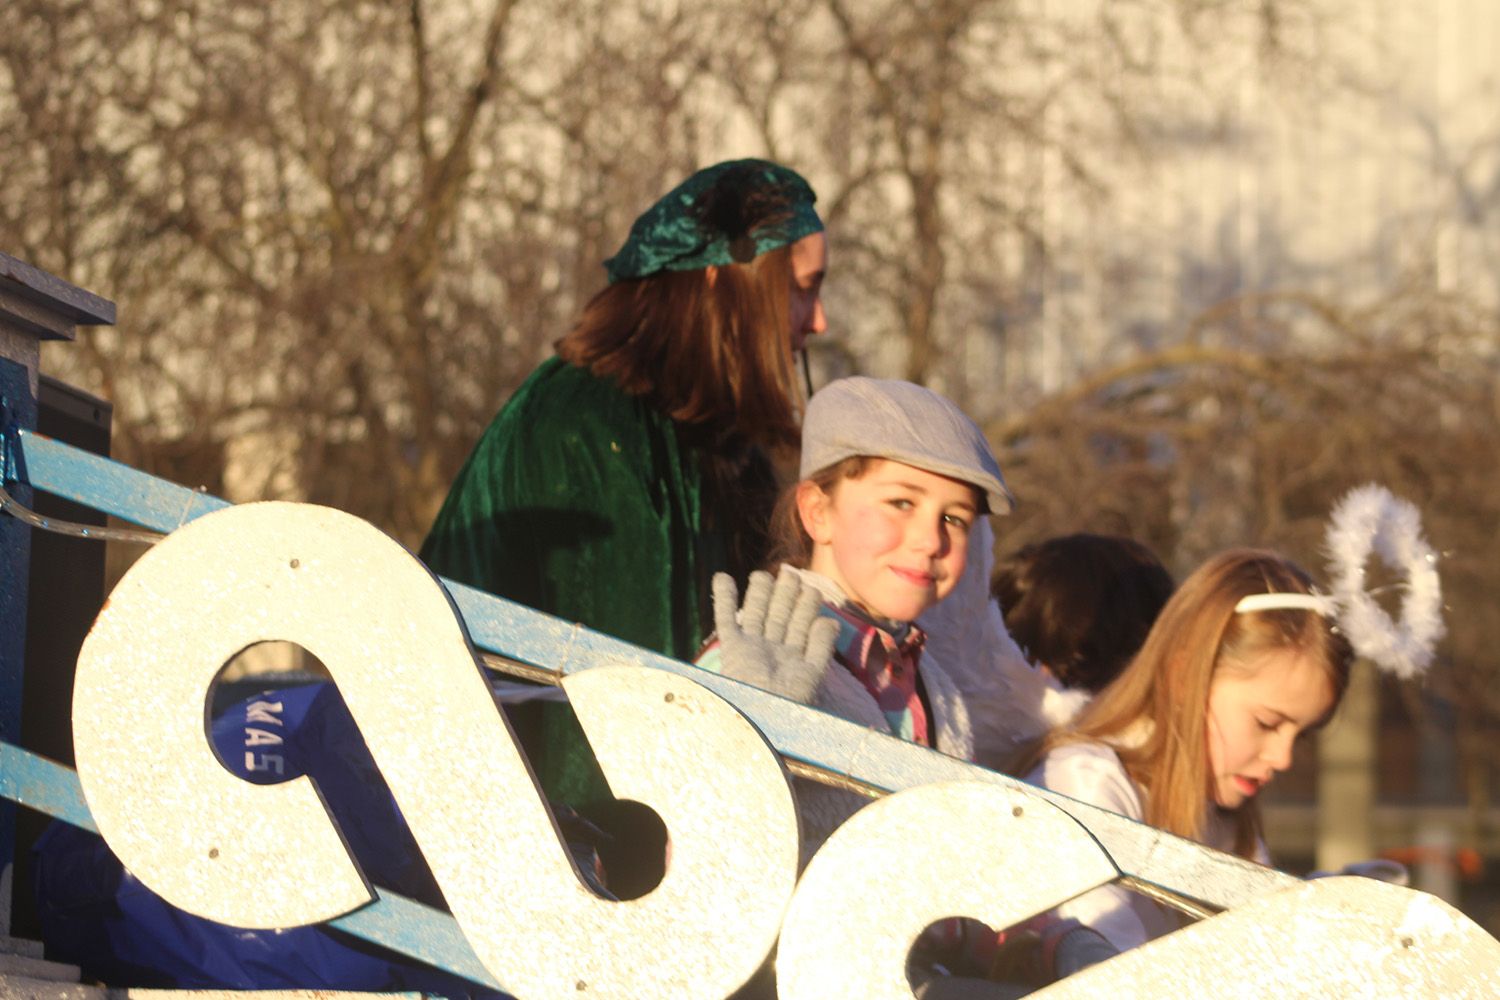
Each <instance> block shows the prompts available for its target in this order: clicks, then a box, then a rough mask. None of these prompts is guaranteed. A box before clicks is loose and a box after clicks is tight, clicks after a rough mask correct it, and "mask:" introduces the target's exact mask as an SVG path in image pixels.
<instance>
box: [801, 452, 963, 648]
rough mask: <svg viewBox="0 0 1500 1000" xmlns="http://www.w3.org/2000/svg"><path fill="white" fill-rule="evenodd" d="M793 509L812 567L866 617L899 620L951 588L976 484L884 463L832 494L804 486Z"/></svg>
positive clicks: (911, 616) (959, 571)
mask: <svg viewBox="0 0 1500 1000" xmlns="http://www.w3.org/2000/svg"><path fill="white" fill-rule="evenodd" d="M797 507H798V511H799V513H800V514H801V516H802V524H803V527H805V528H806V529H807V533H808V535H809V536H810V537H811V538H812V541H813V554H812V563H811V566H810V567H809V568H810V569H812V570H813V571H814V572H816V573H821V574H823V575H824V576H826V577H828V578H829V579H831V580H833V581H834V582H835V583H837V584H838V585H839V586H840V587H841V588H842V589H843V591H844V593H845V594H847V595H849V597H850V599H852V600H853V601H854V602H855V603H856V604H857V605H859V606H860V607H861V608H863V609H864V610H865V611H866V612H867V613H869V614H870V615H873V616H874V617H876V618H885V619H890V620H892V621H899V622H909V621H911V620H912V619H914V618H916V617H917V615H919V614H921V613H922V612H923V611H924V610H926V609H927V608H929V607H931V606H932V605H933V604H936V603H937V602H938V601H940V600H942V599H943V598H944V597H946V596H947V595H948V594H949V592H951V591H952V590H953V588H954V586H955V585H956V584H957V583H958V578H959V577H960V576H962V575H963V572H964V563H965V562H966V561H967V559H968V554H969V530H970V528H971V527H972V526H973V524H974V520H975V518H977V517H978V516H979V505H978V501H977V497H976V491H975V489H974V487H973V486H971V485H969V484H968V483H964V482H960V481H959V480H957V479H949V478H948V477H947V476H940V475H938V474H936V473H933V472H927V471H925V470H922V469H917V468H913V467H912V466H910V465H902V464H901V463H899V462H892V461H887V460H884V459H880V460H877V461H875V462H873V463H872V464H871V465H870V466H869V467H868V468H867V469H866V470H865V473H864V475H862V476H860V477H859V478H858V479H841V480H839V482H838V483H837V484H836V485H835V486H834V488H833V492H832V495H829V494H827V493H824V492H823V491H822V490H821V489H819V488H818V487H817V486H816V485H815V484H813V483H811V482H807V481H804V482H803V483H802V484H801V486H800V487H799V488H798V493H797Z"/></svg>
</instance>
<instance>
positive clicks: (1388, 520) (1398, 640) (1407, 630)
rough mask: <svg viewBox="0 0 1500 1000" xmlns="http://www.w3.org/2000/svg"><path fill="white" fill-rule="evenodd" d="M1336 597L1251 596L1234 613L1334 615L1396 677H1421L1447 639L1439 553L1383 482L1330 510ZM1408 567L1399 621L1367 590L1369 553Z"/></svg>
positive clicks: (1412, 511)
mask: <svg viewBox="0 0 1500 1000" xmlns="http://www.w3.org/2000/svg"><path fill="white" fill-rule="evenodd" d="M1324 548H1325V549H1326V550H1327V552H1328V558H1329V571H1330V575H1331V576H1332V578H1333V593H1332V594H1326V595H1325V594H1317V593H1313V594H1287V593H1281V594H1275V593H1273V594H1251V595H1250V596H1249V597H1243V598H1241V599H1240V601H1239V603H1238V604H1236V605H1235V606H1234V610H1235V612H1236V613H1239V612H1246V611H1273V610H1276V609H1278V608H1305V609H1307V610H1309V611H1316V612H1318V613H1319V614H1323V615H1326V616H1328V617H1329V618H1332V619H1333V620H1334V621H1335V622H1336V623H1337V625H1338V629H1339V631H1341V632H1343V633H1344V634H1345V635H1346V636H1348V637H1349V643H1350V645H1352V646H1353V647H1354V651H1355V652H1356V653H1358V654H1359V655H1360V656H1363V657H1365V658H1366V659H1369V660H1373V661H1374V662H1375V664H1376V665H1377V666H1378V667H1380V669H1382V670H1386V671H1389V672H1390V673H1393V674H1395V675H1396V676H1397V677H1404V678H1412V677H1418V676H1420V675H1421V674H1422V673H1423V672H1425V671H1426V670H1427V668H1428V666H1430V665H1431V663H1432V657H1433V648H1434V647H1435V646H1436V645H1437V643H1438V640H1439V639H1441V638H1442V637H1443V632H1444V626H1443V591H1442V586H1441V584H1440V582H1439V580H1438V572H1437V555H1436V554H1435V553H1434V552H1433V551H1432V548H1431V547H1430V546H1428V544H1427V541H1426V539H1424V538H1423V537H1422V520H1421V515H1420V514H1419V513H1418V512H1417V508H1416V507H1414V506H1412V505H1411V504H1409V503H1407V502H1406V501H1404V500H1398V499H1397V498H1396V497H1395V495H1393V494H1392V493H1391V491H1390V490H1388V489H1386V488H1385V487H1384V486H1376V485H1375V484H1373V483H1371V484H1367V485H1365V486H1361V487H1359V488H1358V489H1354V490H1350V491H1349V493H1348V494H1346V495H1345V496H1344V498H1343V499H1342V500H1340V501H1339V502H1338V505H1337V506H1336V507H1334V509H1333V515H1332V517H1331V518H1330V519H1329V524H1328V534H1327V536H1326V538H1325V540H1324ZM1371 552H1374V553H1375V554H1376V555H1378V556H1379V557H1380V559H1381V561H1382V562H1384V563H1385V564H1386V565H1387V566H1389V567H1391V568H1392V569H1394V570H1397V571H1400V572H1404V573H1405V574H1406V581H1405V583H1404V584H1403V589H1404V591H1405V593H1404V594H1402V597H1401V622H1400V624H1399V625H1398V624H1397V623H1396V622H1394V621H1392V620H1391V616H1390V615H1388V614H1386V612H1385V610H1384V609H1383V608H1381V606H1380V605H1379V604H1378V603H1376V601H1375V598H1374V597H1373V596H1372V595H1371V594H1370V593H1369V591H1367V590H1366V589H1365V563H1366V562H1368V561H1369V558H1370V553H1371Z"/></svg>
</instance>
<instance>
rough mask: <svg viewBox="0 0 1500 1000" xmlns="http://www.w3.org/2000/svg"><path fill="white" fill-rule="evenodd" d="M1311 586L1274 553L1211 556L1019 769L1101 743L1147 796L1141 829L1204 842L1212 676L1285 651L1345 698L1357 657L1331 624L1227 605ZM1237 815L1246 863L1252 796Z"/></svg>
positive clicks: (1256, 831)
mask: <svg viewBox="0 0 1500 1000" xmlns="http://www.w3.org/2000/svg"><path fill="white" fill-rule="evenodd" d="M1311 589H1312V585H1311V581H1310V580H1309V579H1308V577H1307V574H1306V573H1304V572H1303V571H1302V570H1301V569H1299V568H1298V567H1297V566H1296V565H1295V564H1293V563H1292V562H1290V561H1288V560H1286V559H1284V558H1282V557H1281V556H1279V555H1277V554H1276V553H1274V552H1267V551H1263V550H1258V549H1233V550H1230V551H1228V552H1224V553H1222V554H1220V555H1218V556H1215V557H1214V558H1213V559H1210V560H1209V561H1208V562H1207V563H1205V564H1204V565H1203V566H1202V567H1200V568H1199V569H1198V570H1197V571H1196V572H1194V573H1193V574H1192V575H1191V576H1189V577H1188V578H1187V579H1186V580H1185V581H1183V583H1182V586H1181V587H1179V588H1178V589H1177V592H1176V593H1175V594H1174V595H1173V596H1172V598H1171V599H1170V600H1168V601H1167V604H1166V607H1164V608H1163V609H1162V612H1161V615H1160V616H1159V617H1158V618H1157V619H1156V624H1155V625H1154V626H1152V628H1151V631H1150V633H1148V634H1147V636H1146V642H1145V644H1144V645H1143V646H1142V647H1141V651H1140V652H1139V653H1138V654H1137V655H1136V657H1135V659H1134V660H1132V661H1131V663H1130V666H1128V667H1127V668H1126V669H1125V671H1124V673H1122V674H1121V675H1120V676H1119V678H1118V679H1116V680H1115V682H1114V683H1113V684H1111V685H1109V686H1108V687H1106V688H1105V689H1104V690H1103V691H1102V692H1101V693H1100V694H1099V695H1098V696H1097V697H1096V698H1095V699H1094V700H1093V701H1092V702H1090V703H1089V705H1088V707H1087V708H1085V709H1084V710H1083V712H1082V713H1081V714H1080V715H1079V717H1078V718H1077V719H1076V720H1075V721H1074V722H1073V723H1072V725H1070V726H1067V727H1065V728H1062V729H1055V730H1053V731H1052V732H1050V733H1048V734H1047V735H1046V736H1045V737H1044V738H1043V739H1042V740H1041V741H1040V742H1039V743H1038V744H1037V745H1036V746H1035V747H1033V748H1032V750H1031V752H1030V753H1028V754H1027V755H1026V756H1025V759H1024V760H1023V761H1022V762H1021V767H1020V768H1018V769H1017V770H1018V771H1020V772H1021V773H1025V771H1027V770H1030V769H1031V768H1032V767H1034V766H1035V765H1036V764H1037V763H1038V762H1039V761H1040V760H1041V759H1042V757H1044V756H1045V755H1046V753H1047V751H1049V750H1051V749H1053V748H1054V747H1058V746H1063V745H1066V744H1069V743H1075V742H1079V741H1085V740H1088V741H1099V742H1103V743H1107V744H1108V745H1109V746H1110V747H1111V748H1112V749H1113V750H1114V751H1115V753H1116V754H1118V756H1119V758H1120V763H1121V764H1122V765H1124V767H1125V771H1126V773H1128V774H1129V775H1130V777H1131V779H1132V780H1133V781H1134V782H1135V783H1136V784H1137V785H1139V786H1140V787H1141V788H1142V790H1143V792H1144V795H1143V797H1144V799H1145V820H1146V822H1147V823H1148V824H1150V825H1151V826H1154V827H1157V828H1158V829H1161V830H1166V831H1167V832H1168V833H1175V834H1177V835H1178V836H1181V837H1187V838H1190V839H1194V840H1201V839H1202V837H1203V835H1204V832H1205V827H1206V823H1207V815H1208V802H1209V783H1210V775H1209V768H1208V753H1207V746H1208V742H1207V740H1208V695H1209V689H1210V687H1211V685H1212V682H1213V679H1214V675H1215V674H1216V672H1217V671H1219V670H1229V671H1236V672H1242V671H1246V670H1248V669H1250V668H1249V667H1248V666H1247V664H1248V663H1249V662H1250V661H1252V660H1253V659H1255V658H1256V657H1258V656H1259V655H1260V654H1262V653H1266V652H1269V651H1273V650H1279V649H1292V650H1295V651H1296V652H1298V653H1299V654H1301V655H1303V656H1305V657H1307V658H1308V659H1309V660H1310V661H1311V662H1313V663H1315V664H1317V665H1318V666H1319V667H1320V668H1321V669H1322V670H1323V671H1324V673H1325V674H1326V676H1327V677H1328V680H1329V682H1330V683H1331V685H1332V687H1333V692H1334V700H1333V705H1334V707H1337V705H1338V703H1339V701H1340V700H1342V698H1343V696H1344V690H1345V688H1346V687H1347V686H1348V683H1349V668H1350V664H1351V662H1352V661H1353V653H1352V651H1351V650H1350V647H1349V644H1348V641H1347V640H1346V639H1345V638H1344V637H1343V635H1342V634H1340V633H1339V632H1338V631H1336V630H1335V629H1334V628H1333V627H1332V625H1331V623H1330V622H1329V620H1328V619H1327V618H1325V617H1324V616H1323V615H1321V614H1319V613H1318V612H1316V611H1308V610H1303V609H1292V608H1288V609H1278V610H1273V611H1258V612H1246V613H1236V612H1235V610H1234V608H1235V605H1236V604H1238V603H1239V601H1240V599H1241V598H1243V597H1247V596H1249V595H1251V594H1265V593H1298V594H1305V593H1309V592H1310V591H1311ZM1331 711H1332V709H1330V713H1331ZM1137 736H1140V737H1142V738H1139V739H1137V738H1136V737H1137ZM1234 818H1235V848H1234V849H1235V852H1236V853H1237V854H1240V855H1242V856H1244V857H1253V856H1254V853H1255V844H1256V841H1257V839H1258V838H1259V835H1260V812H1259V809H1258V807H1257V805H1256V803H1255V800H1253V799H1251V800H1250V801H1248V802H1247V803H1246V804H1245V805H1243V806H1241V807H1239V808H1238V809H1236V810H1235V811H1234Z"/></svg>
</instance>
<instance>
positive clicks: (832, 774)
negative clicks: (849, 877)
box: [0, 430, 1295, 986]
mask: <svg viewBox="0 0 1500 1000" xmlns="http://www.w3.org/2000/svg"><path fill="white" fill-rule="evenodd" d="M7 446H8V447H10V448H13V449H19V454H16V455H13V456H11V457H12V459H14V460H15V461H13V463H12V467H14V468H19V469H21V470H24V471H23V474H24V476H25V478H26V481H27V482H28V483H29V485H30V486H32V487H33V488H35V489H39V490H43V491H45V492H48V493H51V494H53V495H56V496H59V497H62V498H65V499H68V500H73V501H75V502H78V503H82V504H85V505H87V506H90V507H93V508H95V509H97V510H100V511H103V512H105V513H107V514H111V515H113V516H115V517H118V518H121V519H123V520H126V521H129V522H131V523H133V524H136V525H140V526H142V527H145V528H149V529H152V530H154V531H160V532H170V531H172V530H174V529H176V528H178V527H180V526H182V525H183V524H186V523H187V522H189V521H191V520H193V519H195V518H197V517H201V516H203V515H204V514H207V513H209V512H211V511H215V510H219V509H221V508H223V507H226V506H229V504H228V502H227V501H225V500H222V499H220V498H218V497H214V496H210V495H208V494H206V493H203V492H200V491H196V490H191V489H188V488H186V487H183V486H179V485H177V484H175V483H170V482H167V481H165V480H162V479H158V478H156V477H153V476H150V475H147V474H146V473H143V472H140V471H139V470H136V469H133V468H130V467H129V466H126V465H122V464H120V463H118V462H113V461H111V460H109V459H105V458H101V457H99V456H96V455H92V454H89V453H87V452H84V451H81V450H79V449H76V448H73V447H71V446H69V445H66V444H63V443H61V442H58V441H55V440H53V439H51V438H48V437H46V436H45V435H41V434H37V433H35V432H31V431H25V430H22V431H20V432H19V433H18V434H15V435H13V436H12V437H11V439H10V440H9V441H8V442H7ZM442 583H443V585H444V587H446V588H447V590H448V593H449V594H450V596H451V597H452V598H453V601H454V604H455V605H456V606H457V608H458V610H459V613H460V615H461V616H462V618H463V620H464V623H465V625H466V627H467V629H468V633H469V636H470V638H471V639H472V641H473V643H474V644H475V645H476V646H477V647H479V648H480V649H482V650H487V651H489V652H491V653H494V654H498V655H499V656H502V657H505V658H508V659H511V660H515V661H520V662H521V663H524V664H531V665H534V666H536V667H538V668H541V670H542V671H544V672H547V673H552V674H557V675H567V674H572V673H577V672H579V671H583V670H587V669H589V668H590V667H593V666H599V665H603V664H619V663H621V662H628V663H635V664H639V665H641V666H646V667H652V668H656V669H660V670H667V671H670V672H673V673H676V674H679V675H683V676H686V677H689V678H690V679H692V680H693V681H695V682H697V683H699V684H702V685H703V686H705V687H707V688H709V689H710V690H712V691H714V692H715V693H716V694H718V695H720V696H721V697H723V698H725V699H726V700H728V701H729V702H730V703H732V704H733V705H734V706H735V707H736V708H738V709H739V711H740V712H742V713H743V714H744V715H745V716H746V717H747V718H748V719H749V720H750V721H751V722H752V723H753V724H754V725H755V726H756V727H757V728H759V729H760V730H761V732H762V733H763V734H764V736H765V737H766V739H767V741H768V742H770V743H771V745H772V746H774V747H775V748H776V750H777V751H778V752H779V753H780V754H781V755H782V756H783V757H784V758H785V759H786V760H787V761H788V763H789V765H790V766H793V768H794V769H797V770H798V773H804V774H809V775H811V776H814V777H817V776H819V775H821V776H823V777H825V778H828V779H830V780H833V781H835V782H838V781H841V780H842V781H847V782H852V783H853V784H856V785H858V786H861V787H864V788H866V789H870V790H873V791H874V792H875V793H876V794H879V793H882V792H893V791H899V790H901V789H904V788H911V787H915V786H917V785H922V784H927V783H931V782H935V781H954V780H968V781H983V782H990V783H994V784H999V785H1002V786H1005V787H1007V788H1017V787H1019V788H1021V789H1023V790H1024V791H1026V792H1028V793H1030V794H1033V795H1036V796H1039V797H1042V798H1045V799H1047V800H1048V801H1050V802H1052V803H1053V804H1055V805H1056V806H1058V807H1059V808H1061V809H1062V810H1063V811H1064V812H1066V813H1068V814H1069V815H1071V816H1072V817H1073V818H1074V819H1076V820H1077V821H1079V822H1080V823H1082V824H1083V826H1084V827H1086V828H1087V829H1088V831H1089V832H1090V833H1091V834H1092V835H1093V836H1094V838H1095V839H1096V840H1097V841H1098V842H1099V844H1100V846H1101V847H1102V848H1103V849H1104V851H1105V852H1106V853H1107V854H1108V856H1109V857H1110V859H1111V860H1112V861H1113V862H1114V864H1115V866H1116V867H1117V868H1118V869H1119V871H1120V872H1121V875H1122V877H1123V878H1125V879H1126V880H1127V881H1128V882H1129V883H1130V884H1132V885H1134V886H1136V887H1138V888H1141V889H1143V890H1145V891H1148V892H1151V893H1152V894H1155V895H1158V896H1160V897H1161V898H1163V899H1166V900H1167V901H1169V902H1170V901H1174V900H1175V901H1178V902H1179V903H1181V904H1184V905H1185V906H1186V907H1187V908H1189V909H1192V908H1194V907H1199V908H1201V909H1203V910H1209V911H1212V910H1220V909H1227V908H1230V907H1233V906H1237V905H1240V904H1243V903H1245V902H1248V901H1249V900H1251V899H1253V898H1256V897H1258V896H1261V895H1264V894H1266V893H1269V892H1274V891H1276V890H1279V889H1282V888H1285V887H1287V886H1288V885H1291V884H1294V882H1295V880H1294V879H1293V878H1292V877H1291V876H1289V875H1285V874H1282V873H1280V872H1275V871H1273V870H1271V869H1267V868H1262V867H1260V866H1258V865H1254V864H1251V863H1249V862H1246V861H1243V860H1241V859H1238V858H1235V857H1232V856H1229V855H1226V854H1221V853H1219V852H1216V851H1212V850H1208V849H1206V848H1203V847H1201V846H1200V845H1197V844H1194V843H1192V842H1190V841H1187V840H1183V839H1181V838H1178V837H1174V836H1171V835H1169V834H1165V833H1162V832H1160V831H1157V830H1153V829H1151V828H1149V827H1145V826H1142V825H1140V824H1138V823H1135V822H1133V821H1131V820H1128V819H1125V818H1124V817H1121V816H1118V815H1116V814H1114V813H1110V812H1108V811H1105V810H1102V809H1099V808H1097V807H1095V806H1091V805H1087V804H1085V803H1079V802H1076V801H1074V800H1072V799H1069V798H1067V797H1065V796H1061V795H1057V794H1056V793H1052V792H1048V791H1045V790H1042V789H1036V788H1032V787H1031V786H1029V785H1024V784H1023V783H1021V782H1018V781H1016V780H1015V779H1013V778H1010V777H1007V776H1005V775H1001V774H997V773H995V772H992V771H989V770H986V769H984V768H981V767H978V766H976V765H972V764H968V763H965V762H963V761H959V760H956V759H954V758H951V757H947V756H944V755H943V754H940V753H937V752H935V751H932V750H928V749H926V748H924V747H921V746H917V745H915V744H911V743H906V742H903V741H901V740H899V739H895V738H893V737H890V736H886V735H884V734H880V733H876V732H874V731H872V730H868V729H865V728H863V727H860V726H858V725H855V724H853V723H850V722H847V721H845V720H842V719H838V718H835V717H833V716H830V715H826V714H824V713H822V712H819V711H817V710H815V709H812V708H808V707H805V706H802V705H797V704H794V703H792V702H788V701H786V700H784V699H781V698H779V697H776V696H774V695H771V694H768V693H766V692H763V691H760V690H758V689H756V688H753V687H749V686H747V685H744V684H740V683H738V682H736V681H733V680H730V679H728V678H725V677H721V676H719V675H717V674H713V673H709V672H707V671H703V670H700V669H698V668H696V667H693V666H691V665H689V664H686V663H682V662H680V661H677V660H673V659H671V658H669V657H665V656H661V655H659V654H656V653H653V652H650V651H648V650H645V649H641V648H639V647H636V646H632V645H630V644H629V643H626V642H623V641H621V640H618V639H614V638H611V637H610V636H606V635H603V634H600V633H598V632H594V631H591V630H589V629H586V628H583V627H581V626H578V625H576V624H574V623H570V622H566V621H563V620H561V619H558V618H554V617H552V616H550V615H546V614H543V613H541V612H538V611H535V610H533V609H530V608H527V607H525V606H523V605H520V604H516V603H514V602H511V601H507V600H504V599H502V598H498V597H495V596H493V595H490V594H486V593H484V592H482V591H479V590H476V589H474V588H472V587H467V586H464V585H462V584H458V583H454V582H452V581H449V580H443V581H442ZM0 627H3V624H0ZM0 797H3V798H6V799H11V800H13V801H16V802H19V803H21V804H23V805H26V806H28V807H30V808H33V809H37V810H39V811H42V812H46V813H49V814H50V815H53V816H56V817H58V818H61V819H64V820H66V821H67V822H70V823H74V824H76V825H80V826H89V827H90V828H91V821H90V820H89V817H88V812H87V806H86V804H85V803H84V802H83V798H82V794H81V791H80V789H79V786H78V778H77V775H76V774H75V773H74V772H72V771H71V770H69V769H68V768H65V767H62V766H61V765H58V764H55V763H52V762H51V761H47V760H44V759H43V758H40V757H37V756H36V755H34V754H30V753H28V752H27V751H25V750H22V749H20V748H18V747H13V746H9V745H6V744H4V743H0ZM330 923H331V925H332V926H335V927H338V928H339V929H340V930H343V931H346V932H347V933H350V934H353V935H355V936H357V937H360V938H363V939H364V940H367V941H372V942H374V943H377V944H380V945H383V946H385V947H387V948H390V949H392V950H393V951H396V952H399V953H401V954H404V955H407V956H410V957H412V958H416V959H418V960H420V961H423V962H427V963H429V964H432V965H434V966H437V967H438V968H441V969H444V970H446V971H448V972H451V973H454V974H456V975H460V976H464V977H467V978H470V979H473V980H475V981H477V982H481V983H485V984H487V985H491V986H497V985H498V984H496V983H495V981H494V979H493V977H491V976H490V975H489V974H488V973H487V972H486V971H485V970H484V969H483V967H482V966H481V965H480V964H479V961H478V959H477V958H476V957H475V956H474V954H473V952H472V950H471V949H470V948H469V946H468V944H467V942H466V941H465V940H464V938H463V934H462V932H461V930H460V929H459V928H458V926H457V924H456V922H455V921H454V920H453V918H452V917H451V916H449V915H448V914H446V913H443V912H441V911H437V910H434V909H432V908H430V907H427V906H424V905H422V904H420V903H417V902H415V901H413V900H410V899H405V898H403V897H400V896H396V895H394V894H391V893H385V892H382V893H380V897H379V899H377V900H376V901H375V902H373V903H371V904H369V905H368V906H366V907H364V908H362V909H361V910H359V911H357V912H355V913H351V914H348V915H346V916H344V917H341V918H339V919H338V920H335V921H331V922H330Z"/></svg>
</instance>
